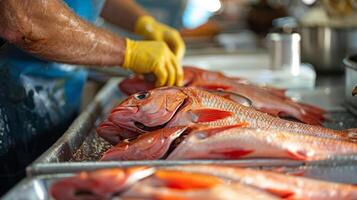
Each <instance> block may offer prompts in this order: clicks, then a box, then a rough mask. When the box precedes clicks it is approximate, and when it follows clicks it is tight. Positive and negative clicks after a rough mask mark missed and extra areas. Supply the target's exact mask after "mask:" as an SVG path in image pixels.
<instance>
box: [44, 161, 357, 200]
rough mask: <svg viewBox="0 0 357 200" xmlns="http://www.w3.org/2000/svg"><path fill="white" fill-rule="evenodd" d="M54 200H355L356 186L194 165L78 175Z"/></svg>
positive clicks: (55, 191) (54, 190)
mask: <svg viewBox="0 0 357 200" xmlns="http://www.w3.org/2000/svg"><path fill="white" fill-rule="evenodd" d="M50 193H51V196H52V197H53V198H54V199H56V200H68V199H71V200H81V199H86V200H91V199H93V200H94V199H123V200H124V199H148V200H149V199H160V200H163V199H215V200H216V199H217V200H219V199H221V200H227V199H246V200H249V199H257V200H259V199H264V200H269V199H306V200H308V199H314V200H316V199H321V200H322V199H323V200H330V199H336V200H337V199H345V200H352V199H357V186H354V185H348V184H342V183H331V182H326V181H320V180H314V179H308V178H304V177H298V176H291V175H285V174H280V173H276V172H272V171H263V170H254V169H244V168H236V167H227V166H214V165H198V166H174V167H166V168H150V167H135V168H128V169H121V168H115V169H102V170H97V171H92V172H81V173H80V174H78V175H76V176H72V177H69V178H65V179H62V180H59V181H57V182H55V183H54V184H52V186H51V188H50Z"/></svg>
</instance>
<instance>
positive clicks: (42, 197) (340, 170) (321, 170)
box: [2, 162, 357, 200]
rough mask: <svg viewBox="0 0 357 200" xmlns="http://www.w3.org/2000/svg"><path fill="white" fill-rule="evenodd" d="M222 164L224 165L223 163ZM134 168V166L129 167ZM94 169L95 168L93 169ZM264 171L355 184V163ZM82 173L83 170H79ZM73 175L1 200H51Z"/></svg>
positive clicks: (34, 182) (26, 183)
mask: <svg viewBox="0 0 357 200" xmlns="http://www.w3.org/2000/svg"><path fill="white" fill-rule="evenodd" d="M223 164H224V163H223ZM130 166H136V165H130ZM93 169H96V168H93ZM263 169H264V170H272V171H277V172H280V173H286V174H292V175H299V176H304V177H308V178H313V179H319V180H325V181H332V182H340V183H348V184H357V163H356V162H354V163H351V162H349V163H343V164H327V165H326V163H320V164H316V165H307V166H302V167H294V166H290V167H285V168H281V167H270V168H263ZM81 171H83V170H81ZM73 175H74V173H63V174H49V175H40V176H36V177H29V178H26V179H24V180H22V181H21V182H19V183H18V184H17V185H16V186H15V187H14V188H12V189H11V190H10V191H9V192H8V193H7V194H6V195H5V196H3V197H2V199H3V200H25V199H26V200H47V199H52V198H51V197H50V194H49V189H50V187H51V185H52V184H53V183H54V182H55V181H57V180H59V179H62V178H66V177H70V176H73Z"/></svg>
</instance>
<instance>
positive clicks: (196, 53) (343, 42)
mask: <svg viewBox="0 0 357 200" xmlns="http://www.w3.org/2000/svg"><path fill="white" fill-rule="evenodd" d="M137 2H138V3H140V4H141V5H142V6H144V7H145V8H146V9H147V10H148V11H149V12H150V13H151V14H152V15H153V16H155V17H156V18H157V19H158V20H160V21H162V22H164V23H167V24H169V25H171V26H174V27H176V28H178V29H179V30H180V33H181V35H182V36H183V38H184V40H185V42H186V46H187V51H186V55H185V58H184V60H183V65H191V66H197V67H201V68H205V69H210V70H217V71H218V70H219V71H222V72H224V73H226V74H229V75H235V76H240V77H243V78H246V79H248V80H250V81H252V82H255V83H258V84H266V85H272V86H275V87H280V88H287V89H289V92H290V95H291V96H292V97H293V98H296V99H300V100H301V98H305V97H306V96H313V98H311V99H308V101H309V102H311V101H312V102H316V104H319V105H320V106H323V107H325V108H329V109H330V110H334V109H339V108H340V106H339V105H341V102H342V101H344V100H343V98H333V95H335V96H336V95H341V96H343V95H344V84H345V83H344V82H345V76H344V72H345V67H344V64H343V59H344V58H345V57H347V56H348V55H351V54H353V53H357V20H356V19H357V1H356V0H170V1H167V0H137ZM98 24H99V25H101V26H103V27H105V28H108V29H110V30H112V31H114V32H117V33H119V34H121V35H126V36H130V37H134V38H135V37H136V36H134V35H130V33H127V32H125V31H123V30H120V29H117V28H114V27H113V26H111V25H110V24H108V23H106V22H104V21H103V20H99V21H98ZM109 70H112V69H109ZM115 70H116V71H120V72H116V73H119V74H122V73H127V72H123V71H121V70H120V69H118V68H116V69H115ZM114 74H115V73H114ZM94 76H95V73H94ZM90 84H91V82H88V85H90ZM295 90H300V91H299V92H298V93H295V92H294V91H295ZM301 90H303V91H307V92H308V91H311V90H314V92H313V95H303V96H304V97H301V95H300V94H301ZM347 90H350V88H349V89H346V93H347V92H350V91H347ZM86 91H89V92H91V93H93V94H94V91H95V90H94V89H90V90H86ZM316 94H319V95H317V96H319V97H321V98H316ZM326 96H327V97H328V98H326ZM84 99H89V101H90V98H84ZM302 100H305V99H302ZM89 101H88V102H89ZM321 104H322V105H321ZM83 105H84V107H85V106H86V105H87V104H86V103H84V104H83Z"/></svg>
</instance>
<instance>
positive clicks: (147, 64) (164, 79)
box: [123, 39, 183, 86]
mask: <svg viewBox="0 0 357 200" xmlns="http://www.w3.org/2000/svg"><path fill="white" fill-rule="evenodd" d="M123 67H124V68H125V69H129V70H132V71H133V72H135V73H137V74H148V73H153V74H154V75H155V76H156V86H164V85H167V86H173V85H177V86H181V85H182V82H183V70H182V68H181V66H180V65H179V64H178V61H177V59H176V57H175V55H174V54H173V53H172V52H171V51H170V49H169V47H168V46H167V45H166V43H165V42H161V41H133V40H130V39H126V49H125V57H124V64H123Z"/></svg>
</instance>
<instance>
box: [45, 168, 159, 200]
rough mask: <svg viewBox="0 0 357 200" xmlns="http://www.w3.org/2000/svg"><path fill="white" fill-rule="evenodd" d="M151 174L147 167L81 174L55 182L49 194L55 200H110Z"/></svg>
mask: <svg viewBox="0 0 357 200" xmlns="http://www.w3.org/2000/svg"><path fill="white" fill-rule="evenodd" d="M153 173H154V170H153V168H147V167H133V168H129V169H120V168H117V169H110V170H107V169H102V170H97V171H94V172H81V173H79V174H78V175H76V176H73V177H69V178H66V179H62V180H59V181H57V182H55V183H54V184H53V185H52V186H51V189H50V193H51V196H52V197H53V198H54V199H56V200H83V199H85V200H97V199H112V198H113V197H114V196H116V193H118V192H120V191H122V190H123V189H125V188H126V187H128V185H129V184H134V183H135V182H137V181H139V180H141V179H143V178H146V177H147V176H150V175H152V174H153Z"/></svg>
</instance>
